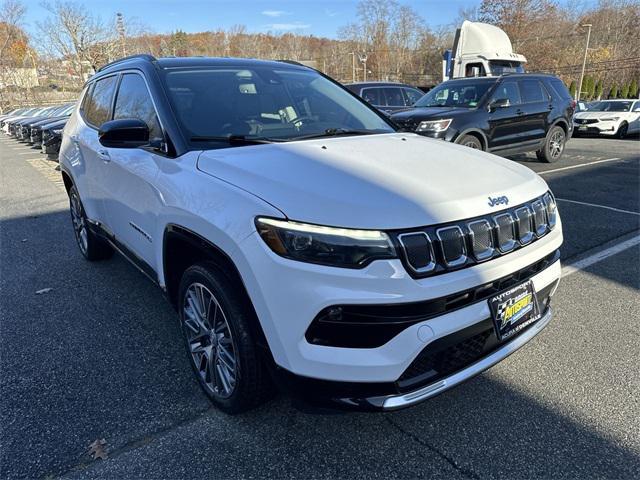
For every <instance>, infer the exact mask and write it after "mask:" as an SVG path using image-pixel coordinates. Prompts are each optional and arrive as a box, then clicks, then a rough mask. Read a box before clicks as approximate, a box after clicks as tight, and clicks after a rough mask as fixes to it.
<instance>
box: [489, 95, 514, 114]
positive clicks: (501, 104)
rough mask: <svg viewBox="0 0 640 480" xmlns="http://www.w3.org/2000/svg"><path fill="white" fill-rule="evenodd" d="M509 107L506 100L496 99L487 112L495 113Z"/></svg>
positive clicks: (509, 103)
mask: <svg viewBox="0 0 640 480" xmlns="http://www.w3.org/2000/svg"><path fill="white" fill-rule="evenodd" d="M510 105H511V102H510V101H509V99H508V98H498V99H496V100H494V101H493V102H491V103H490V104H489V111H490V112H495V111H496V110H497V109H499V108H506V107H508V106H510Z"/></svg>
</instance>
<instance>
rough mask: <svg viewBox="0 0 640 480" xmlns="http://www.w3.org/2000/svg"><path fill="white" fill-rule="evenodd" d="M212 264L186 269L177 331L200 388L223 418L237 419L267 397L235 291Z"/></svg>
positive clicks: (247, 313) (246, 312)
mask: <svg viewBox="0 0 640 480" xmlns="http://www.w3.org/2000/svg"><path fill="white" fill-rule="evenodd" d="M236 283H237V282H234V281H233V280H231V279H230V278H229V277H228V276H227V275H225V274H224V273H223V272H222V270H220V269H219V268H218V267H216V266H215V265H213V264H208V263H207V264H199V265H193V266H192V267H189V268H188V269H187V270H186V271H185V272H184V274H183V276H182V280H181V282H180V288H179V297H178V298H179V303H178V306H179V313H180V325H181V327H182V333H183V336H184V340H185V345H186V347H187V353H188V355H189V358H190V360H191V366H192V367H193V369H194V372H195V374H196V377H197V379H198V382H199V383H200V386H201V387H202V389H203V390H204V391H205V393H206V394H207V395H208V397H209V398H210V400H211V401H212V402H213V403H214V404H215V405H216V406H217V407H218V408H220V409H221V410H223V411H225V412H227V413H232V414H233V413H240V412H244V411H246V410H249V409H251V408H253V407H255V406H257V405H259V404H260V403H262V402H264V401H265V400H266V399H267V398H268V396H269V394H270V393H271V390H272V389H271V382H270V378H269V374H268V372H267V370H266V368H265V366H264V364H263V363H262V358H261V356H260V353H259V350H258V346H257V345H256V342H255V338H254V336H253V334H252V330H251V326H250V322H251V321H256V319H255V318H253V317H254V313H253V311H252V309H251V308H250V307H249V305H248V300H247V299H246V298H245V296H244V295H242V294H241V293H239V292H240V291H241V290H240V288H239V285H237V284H236Z"/></svg>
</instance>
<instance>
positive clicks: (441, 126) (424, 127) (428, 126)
mask: <svg viewBox="0 0 640 480" xmlns="http://www.w3.org/2000/svg"><path fill="white" fill-rule="evenodd" d="M451 120H453V119H452V118H446V119H443V120H429V121H425V122H420V125H418V128H416V132H444V131H445V130H446V129H447V128H449V125H451Z"/></svg>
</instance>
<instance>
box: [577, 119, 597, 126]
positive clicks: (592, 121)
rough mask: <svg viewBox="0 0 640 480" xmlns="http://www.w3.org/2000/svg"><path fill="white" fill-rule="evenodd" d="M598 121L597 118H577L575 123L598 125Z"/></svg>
mask: <svg viewBox="0 0 640 480" xmlns="http://www.w3.org/2000/svg"><path fill="white" fill-rule="evenodd" d="M598 121H599V120H598V119H597V118H577V119H576V120H575V122H576V123H578V124H580V125H591V124H594V123H598Z"/></svg>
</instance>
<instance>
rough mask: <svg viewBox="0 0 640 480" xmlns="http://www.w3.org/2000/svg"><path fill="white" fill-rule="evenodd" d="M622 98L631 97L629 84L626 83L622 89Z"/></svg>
mask: <svg viewBox="0 0 640 480" xmlns="http://www.w3.org/2000/svg"><path fill="white" fill-rule="evenodd" d="M620 98H629V84H628V83H625V84H624V85H623V86H622V88H621V89H620Z"/></svg>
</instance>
